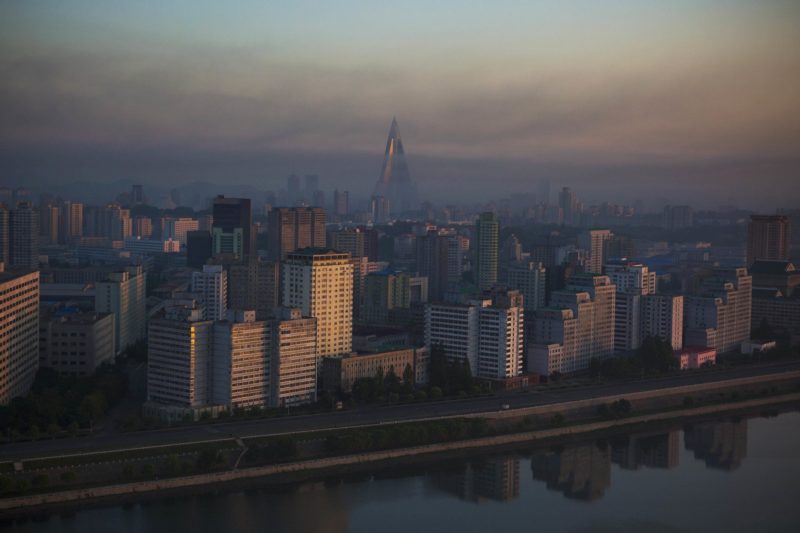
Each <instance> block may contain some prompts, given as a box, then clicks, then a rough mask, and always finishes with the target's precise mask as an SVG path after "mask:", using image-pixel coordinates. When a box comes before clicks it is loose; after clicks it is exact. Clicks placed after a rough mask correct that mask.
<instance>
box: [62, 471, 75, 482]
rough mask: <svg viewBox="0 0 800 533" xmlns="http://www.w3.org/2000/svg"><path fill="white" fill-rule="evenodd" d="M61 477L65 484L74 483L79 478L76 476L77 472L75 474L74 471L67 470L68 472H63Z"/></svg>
mask: <svg viewBox="0 0 800 533" xmlns="http://www.w3.org/2000/svg"><path fill="white" fill-rule="evenodd" d="M59 477H60V479H61V481H62V482H64V483H72V482H73V481H75V480H76V479H77V478H78V476H76V475H75V472H73V471H72V470H67V471H66V472H62V473H61V476H59Z"/></svg>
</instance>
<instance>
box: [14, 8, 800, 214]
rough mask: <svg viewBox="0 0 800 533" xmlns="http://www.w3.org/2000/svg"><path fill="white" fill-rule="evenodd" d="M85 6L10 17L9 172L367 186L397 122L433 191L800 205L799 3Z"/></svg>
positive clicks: (461, 195) (469, 196)
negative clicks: (543, 183) (541, 191)
mask: <svg viewBox="0 0 800 533" xmlns="http://www.w3.org/2000/svg"><path fill="white" fill-rule="evenodd" d="M78 7H80V8H82V9H80V8H79V9H75V8H74V7H73V6H70V7H69V8H67V7H65V6H59V5H57V4H47V3H45V4H41V5H36V6H32V5H30V4H24V5H22V4H7V5H5V6H4V7H3V8H1V9H2V16H1V17H0V20H2V21H3V22H0V25H1V26H0V28H2V30H3V31H2V32H0V34H2V35H3V37H1V38H0V44H2V47H0V71H2V72H3V76H2V77H1V78H0V79H2V80H3V81H2V82H0V90H1V91H2V94H3V95H4V97H3V99H2V104H1V105H2V106H3V109H4V114H5V116H6V117H8V118H7V120H5V121H4V124H3V125H2V127H0V138H1V139H2V140H3V141H4V148H3V149H2V150H0V172H2V175H3V181H4V182H8V183H10V184H12V185H13V184H18V183H21V182H26V183H29V184H31V183H32V184H42V186H45V185H48V184H53V183H56V184H59V183H62V184H63V183H72V182H80V181H89V182H98V181H99V182H104V183H107V182H111V181H116V180H120V179H125V180H133V181H136V182H142V183H146V184H155V183H159V182H166V183H171V184H176V185H178V184H185V183H191V182H192V181H195V180H199V181H211V182H214V181H217V182H220V181H224V182H226V183H242V184H250V185H253V186H257V187H261V188H265V189H266V188H273V189H275V188H277V186H276V185H275V184H277V183H279V182H280V180H282V179H284V178H285V176H286V175H288V174H289V173H292V172H295V171H296V172H299V173H306V172H308V173H318V174H320V175H322V176H323V178H324V179H325V180H326V182H327V183H329V184H330V185H331V188H332V187H333V186H337V187H339V188H343V189H350V190H358V188H359V187H364V188H370V187H371V186H372V184H373V183H374V181H375V179H376V178H377V176H378V173H379V171H380V163H381V154H380V149H381V142H382V139H383V138H384V135H385V129H384V128H385V124H386V122H387V121H388V120H389V119H390V118H391V117H392V116H393V115H396V116H397V117H398V119H399V121H400V122H402V123H403V125H404V126H403V130H404V133H405V137H406V138H405V139H404V140H405V142H406V149H407V153H408V154H409V159H410V162H409V163H410V165H411V166H412V168H413V172H414V176H413V178H414V180H415V181H416V182H417V184H418V186H419V190H420V195H421V196H422V197H425V198H431V199H435V200H441V199H443V198H444V197H447V198H452V199H454V200H457V201H473V200H475V199H477V198H479V197H481V195H482V194H483V188H484V187H485V184H486V183H487V182H489V181H491V183H493V185H494V187H493V190H496V191H497V194H499V195H501V194H506V195H507V194H512V193H516V192H520V191H526V190H532V189H533V187H534V184H533V182H534V181H535V180H538V179H540V178H549V179H551V180H552V181H553V183H554V184H556V185H559V186H561V185H570V186H573V187H575V188H580V189H582V190H584V191H585V196H586V197H587V198H591V199H598V198H607V197H609V196H612V193H615V194H613V196H619V197H620V198H619V199H620V200H621V201H629V202H631V201H633V199H635V198H636V197H649V196H651V195H655V196H659V197H663V198H665V199H667V200H670V201H675V200H676V199H678V198H680V197H681V196H686V195H688V194H691V195H692V196H693V198H694V199H695V202H696V203H698V204H699V205H700V206H713V207H716V206H718V205H719V203H720V199H723V201H724V202H729V201H732V202H734V203H739V204H741V205H742V206H743V207H750V208H760V209H764V208H766V207H770V208H774V207H785V206H788V205H791V203H792V200H796V199H797V197H798V188H797V186H796V185H795V184H794V182H793V180H794V178H795V176H794V174H793V169H794V168H795V167H796V164H797V154H798V148H800V123H799V122H798V119H797V117H798V113H797V100H796V98H795V96H794V95H795V94H796V93H797V88H798V85H799V84H800V78H798V75H797V72H799V71H800V69H798V68H797V66H798V65H800V53H798V52H797V50H798V49H799V47H797V46H795V45H796V43H797V42H800V30H798V27H800V25H798V24H796V22H797V20H798V19H799V17H800V10H798V8H797V6H796V5H791V4H786V3H782V2H765V3H759V4H758V5H749V4H746V3H725V4H724V5H723V4H721V3H719V2H704V3H678V4H672V5H671V6H669V7H668V8H664V7H663V6H659V5H657V4H655V3H636V2H619V3H616V4H611V5H609V4H593V3H578V4H575V5H572V6H569V7H564V6H557V5H555V4H553V3H549V2H544V3H541V4H535V5H516V4H513V3H501V4H498V5H496V6H492V9H484V8H481V7H478V6H474V5H473V6H459V8H458V9H453V6H450V5H449V4H447V3H443V4H441V5H437V6H435V7H431V6H425V8H424V9H425V13H426V16H424V17H416V16H414V14H415V13H418V12H419V11H420V10H422V9H423V8H422V6H416V5H414V4H410V5H408V6H406V8H405V9H403V10H395V11H398V12H396V13H395V12H393V13H392V15H393V18H392V20H393V21H394V24H395V26H396V27H394V28H392V30H391V35H392V36H393V38H392V39H386V38H385V37H384V35H383V31H384V30H383V24H382V21H383V20H384V17H385V15H386V13H385V10H386V9H389V8H388V7H386V6H372V5H370V4H366V3H357V2H349V3H345V4H343V5H342V6H341V7H337V8H336V9H333V8H331V7H327V6H314V5H311V4H306V3H298V4H293V5H292V6H281V5H275V4H260V3H259V4H242V5H241V6H240V8H239V9H238V10H227V9H225V8H224V7H222V6H214V5H213V4H206V3H200V4H192V6H191V7H192V9H188V4H181V3H176V4H171V5H170V6H160V7H154V6H150V7H142V6H136V5H135V4H129V5H126V6H125V7H124V8H120V9H116V8H114V9H111V8H109V7H107V6H105V5H103V4H102V3H98V2H81V3H80V6H78ZM723 8H724V9H723ZM242 15H245V16H242ZM379 28H380V29H379ZM42 82H45V83H42ZM167 110H168V112H167ZM453 179H458V181H459V185H460V186H459V187H458V190H456V191H454V190H452V189H451V188H450V187H449V183H450V182H451V181H452V180H453ZM265 182H266V183H265ZM267 183H268V184H267ZM764 183H768V184H769V187H763V186H761V185H762V184H764ZM698 184H701V186H698ZM224 192H226V193H227V191H224Z"/></svg>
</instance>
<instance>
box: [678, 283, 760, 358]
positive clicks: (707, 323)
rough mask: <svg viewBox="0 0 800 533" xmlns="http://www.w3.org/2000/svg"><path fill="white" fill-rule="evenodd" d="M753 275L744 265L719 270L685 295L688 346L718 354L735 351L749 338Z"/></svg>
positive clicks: (686, 341) (686, 339)
mask: <svg viewBox="0 0 800 533" xmlns="http://www.w3.org/2000/svg"><path fill="white" fill-rule="evenodd" d="M752 298H753V296H752V278H751V277H750V275H749V274H748V273H747V269H746V268H733V269H719V270H716V271H715V272H714V275H713V276H712V277H710V278H706V279H704V280H703V282H702V284H701V286H700V293H699V294H698V295H691V296H686V297H685V298H684V323H685V325H686V335H685V338H684V342H685V343H686V345H687V346H707V347H709V348H714V349H715V350H717V353H725V352H729V351H733V350H737V349H738V348H739V347H740V345H741V344H742V342H744V341H746V340H748V339H749V338H750V315H751V311H752V310H751V305H752Z"/></svg>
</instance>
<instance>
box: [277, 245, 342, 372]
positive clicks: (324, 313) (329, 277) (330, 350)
mask: <svg viewBox="0 0 800 533" xmlns="http://www.w3.org/2000/svg"><path fill="white" fill-rule="evenodd" d="M281 274H282V275H281V283H282V293H283V305H284V306H285V307H293V308H298V309H300V312H301V313H302V315H303V316H304V317H313V318H316V319H317V355H319V356H320V357H327V356H332V355H342V354H349V353H350V351H351V349H352V346H353V263H352V261H351V260H350V254H349V253H340V252H335V251H332V250H326V249H320V248H304V249H302V250H297V251H295V252H291V253H289V254H287V256H286V260H285V261H284V262H283V264H282V272H281Z"/></svg>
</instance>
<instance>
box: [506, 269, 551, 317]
mask: <svg viewBox="0 0 800 533" xmlns="http://www.w3.org/2000/svg"><path fill="white" fill-rule="evenodd" d="M506 276H507V278H506V285H507V286H508V288H509V289H515V290H518V291H519V292H520V293H522V296H523V302H524V304H525V311H526V312H527V313H531V315H530V316H531V317H533V312H534V311H536V310H537V309H539V308H541V307H544V305H545V290H546V269H545V268H544V266H543V265H542V263H540V262H536V261H528V262H525V263H517V264H513V265H511V266H509V267H508V271H507V274H506Z"/></svg>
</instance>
